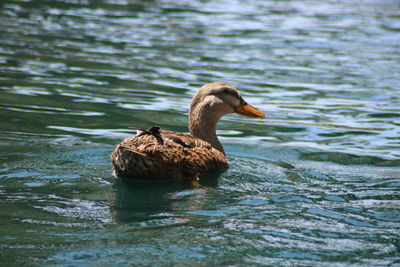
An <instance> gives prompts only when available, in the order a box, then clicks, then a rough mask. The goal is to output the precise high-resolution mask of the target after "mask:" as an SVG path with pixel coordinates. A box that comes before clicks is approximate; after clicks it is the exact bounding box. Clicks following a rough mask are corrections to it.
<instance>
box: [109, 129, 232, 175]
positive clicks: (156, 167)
mask: <svg viewBox="0 0 400 267" xmlns="http://www.w3.org/2000/svg"><path fill="white" fill-rule="evenodd" d="M111 158H112V161H113V165H114V167H113V172H114V175H115V176H117V177H125V178H132V179H140V178H145V179H187V180H194V179H197V178H199V177H201V176H203V175H205V174H208V173H212V172H216V171H221V170H224V169H226V168H227V167H228V162H227V160H226V157H225V155H224V154H223V153H222V152H220V151H218V150H217V149H215V148H213V147H212V146H211V145H210V144H209V143H208V142H206V141H203V140H201V139H198V138H196V137H193V136H192V135H189V134H179V133H175V132H172V131H165V130H160V129H159V128H158V127H152V128H150V129H148V130H139V134H138V135H137V136H135V137H128V138H126V139H124V140H123V141H122V142H121V143H120V144H119V145H118V146H117V147H116V149H115V150H114V152H113V153H112V155H111Z"/></svg>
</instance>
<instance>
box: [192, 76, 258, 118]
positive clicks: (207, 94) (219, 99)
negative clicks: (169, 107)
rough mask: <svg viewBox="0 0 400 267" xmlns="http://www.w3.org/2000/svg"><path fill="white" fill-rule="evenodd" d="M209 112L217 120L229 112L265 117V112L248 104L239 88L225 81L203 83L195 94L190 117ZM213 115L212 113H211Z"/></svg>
mask: <svg viewBox="0 0 400 267" xmlns="http://www.w3.org/2000/svg"><path fill="white" fill-rule="evenodd" d="M202 112H209V113H212V116H213V117H215V118H216V119H217V120H218V119H219V118H220V117H221V116H223V115H225V114H228V113H238V114H241V115H244V116H247V117H252V118H263V117H264V113H263V112H262V111H260V110H258V109H256V108H255V107H253V106H251V105H249V104H247V102H246V101H245V100H244V99H243V98H242V97H241V96H240V93H239V92H238V90H237V89H236V88H235V87H233V86H232V85H230V84H228V83H225V82H214V83H208V84H205V85H203V86H202V87H201V88H200V89H199V90H198V91H197V93H196V94H195V95H194V97H193V100H192V104H191V106H190V112H189V116H190V117H195V116H196V115H198V114H199V113H202ZM210 115H211V114H210Z"/></svg>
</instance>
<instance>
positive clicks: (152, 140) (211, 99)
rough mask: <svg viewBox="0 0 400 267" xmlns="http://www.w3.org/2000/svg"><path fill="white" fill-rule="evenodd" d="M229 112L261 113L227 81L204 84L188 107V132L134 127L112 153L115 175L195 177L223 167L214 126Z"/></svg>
mask: <svg viewBox="0 0 400 267" xmlns="http://www.w3.org/2000/svg"><path fill="white" fill-rule="evenodd" d="M233 112H236V113H238V114H242V115H245V116H249V117H253V118H262V117H263V116H264V113H262V112H261V111H259V110H257V109H256V108H254V107H252V106H250V105H249V104H247V103H246V101H244V100H243V98H242V97H241V96H240V94H239V92H238V91H237V89H236V88H235V87H233V86H232V85H230V84H228V83H224V82H215V83H209V84H206V85H204V86H202V87H201V88H200V89H199V90H198V91H197V92H196V94H195V95H194V97H193V100H192V104H191V105H190V111H189V130H190V134H180V133H175V132H171V131H165V130H160V128H159V127H157V126H155V127H152V128H150V129H148V130H138V132H137V135H136V136H134V137H129V138H126V139H124V140H123V141H122V142H121V143H120V144H119V145H117V147H116V148H115V150H114V152H113V153H112V154H111V160H112V162H113V174H114V176H116V177H119V178H128V179H147V180H152V179H185V180H197V179H199V178H200V177H202V176H204V175H207V174H211V173H213V172H217V171H222V170H225V169H226V168H228V162H227V159H226V157H225V152H224V149H223V147H222V145H221V143H220V142H219V140H218V137H217V134H216V126H217V122H218V120H219V119H220V118H221V117H222V116H223V115H226V114H228V113H233Z"/></svg>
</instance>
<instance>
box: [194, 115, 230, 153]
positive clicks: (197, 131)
mask: <svg viewBox="0 0 400 267" xmlns="http://www.w3.org/2000/svg"><path fill="white" fill-rule="evenodd" d="M219 118H220V116H216V115H215V113H214V112H211V111H210V110H209V109H208V108H200V109H196V110H190V112H189V130H190V133H191V134H192V135H193V136H194V137H197V138H200V139H202V140H204V141H207V142H208V143H210V144H211V145H212V146H213V147H214V148H215V149H218V150H219V151H221V152H222V153H223V154H225V151H224V148H223V147H222V145H221V143H220V142H219V140H218V137H217V122H218V121H219Z"/></svg>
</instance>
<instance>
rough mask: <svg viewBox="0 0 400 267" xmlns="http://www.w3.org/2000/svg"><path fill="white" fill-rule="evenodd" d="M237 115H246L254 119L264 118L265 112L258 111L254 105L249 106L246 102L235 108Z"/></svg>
mask: <svg viewBox="0 0 400 267" xmlns="http://www.w3.org/2000/svg"><path fill="white" fill-rule="evenodd" d="M235 113H238V114H240V115H244V116H247V117H252V118H264V117H265V115H264V112H262V111H260V110H258V109H256V108H255V107H253V106H252V105H249V104H247V103H246V102H245V101H243V102H242V103H240V105H239V106H237V107H236V108H235Z"/></svg>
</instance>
